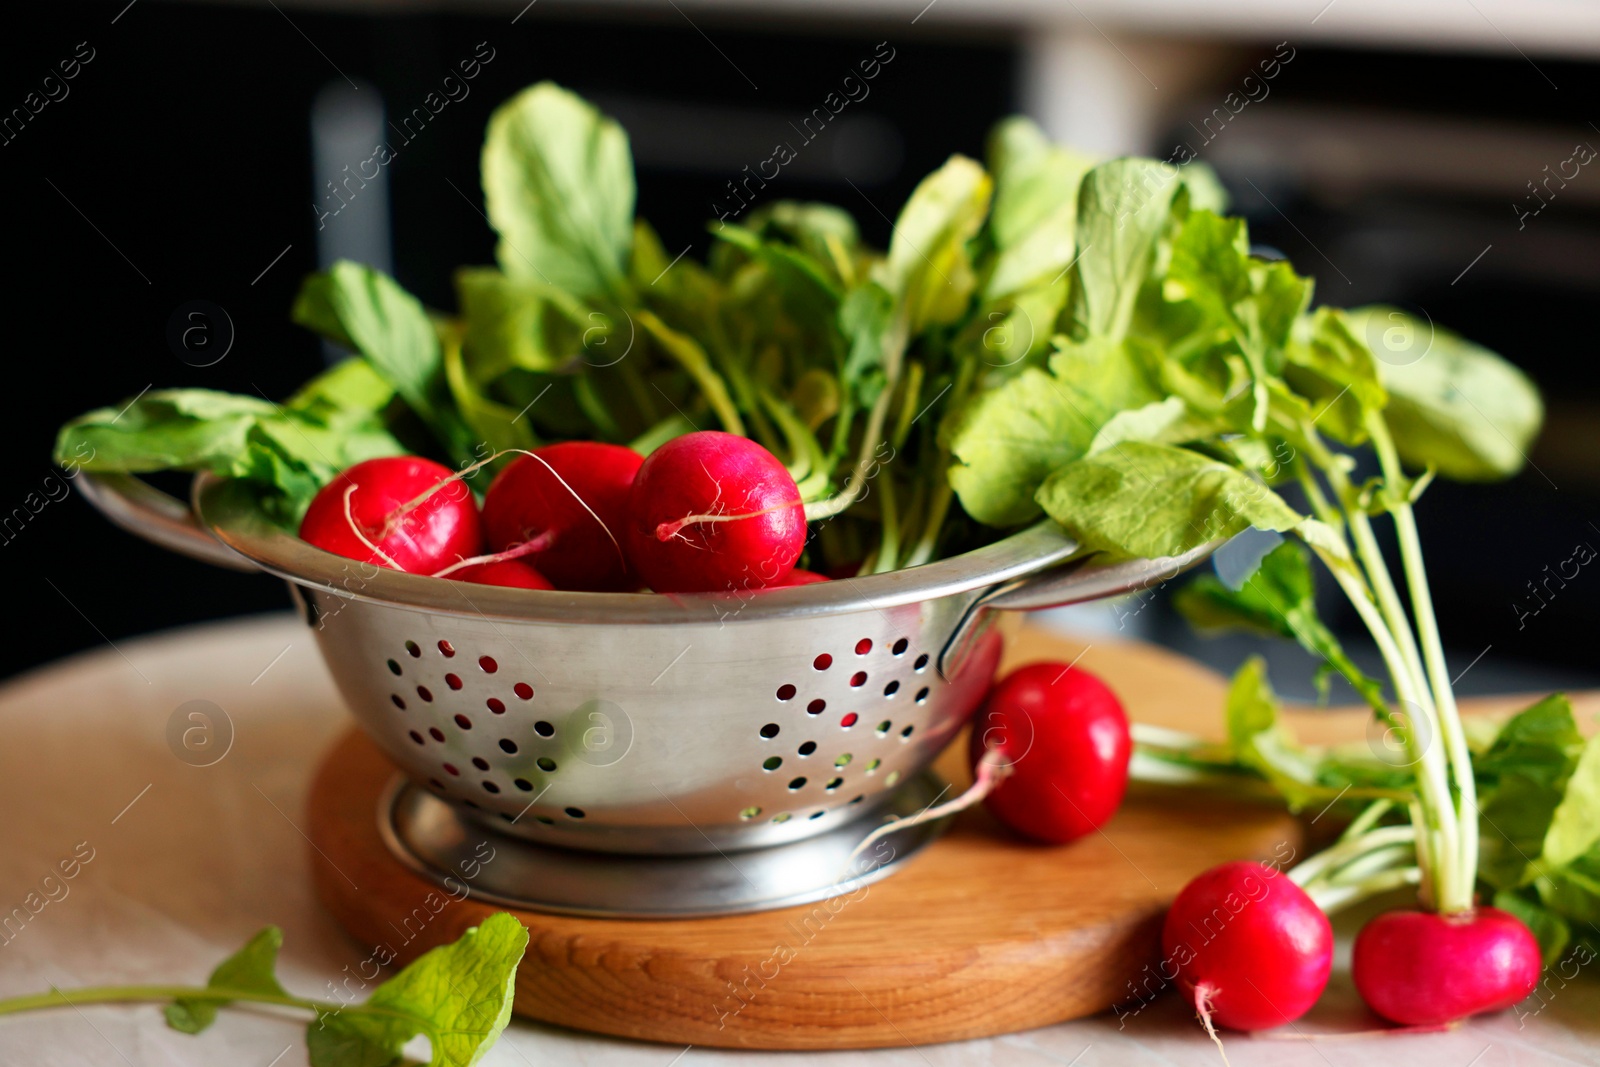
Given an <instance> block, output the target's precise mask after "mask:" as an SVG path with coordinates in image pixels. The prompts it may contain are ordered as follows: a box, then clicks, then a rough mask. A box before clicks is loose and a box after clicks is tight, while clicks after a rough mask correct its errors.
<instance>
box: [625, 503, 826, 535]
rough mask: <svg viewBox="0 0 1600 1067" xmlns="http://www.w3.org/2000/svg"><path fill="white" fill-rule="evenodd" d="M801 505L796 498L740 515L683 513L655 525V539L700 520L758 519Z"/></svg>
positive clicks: (676, 532)
mask: <svg viewBox="0 0 1600 1067" xmlns="http://www.w3.org/2000/svg"><path fill="white" fill-rule="evenodd" d="M800 506H802V505H801V503H800V501H798V500H790V501H787V502H785V503H782V504H774V505H772V506H771V507H770V508H762V509H761V510H760V511H747V512H745V513H744V514H742V515H685V516H684V517H683V518H681V519H678V520H676V521H674V522H663V523H659V524H657V526H656V540H657V541H670V540H672V539H673V538H674V537H677V536H678V532H679V531H680V530H682V529H683V528H684V527H685V526H696V525H698V524H700V523H702V522H738V521H739V520H740V519H759V518H760V517H761V516H763V515H771V514H772V513H773V512H774V511H787V510H788V509H789V508H793V507H800Z"/></svg>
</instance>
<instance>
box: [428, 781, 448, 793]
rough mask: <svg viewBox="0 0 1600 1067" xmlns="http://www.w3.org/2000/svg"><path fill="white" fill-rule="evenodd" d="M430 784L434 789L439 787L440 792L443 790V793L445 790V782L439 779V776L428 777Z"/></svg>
mask: <svg viewBox="0 0 1600 1067" xmlns="http://www.w3.org/2000/svg"><path fill="white" fill-rule="evenodd" d="M428 784H429V785H430V786H432V787H433V788H434V789H437V790H438V791H439V792H441V793H443V792H444V783H443V782H441V781H439V779H437V778H429V779H428Z"/></svg>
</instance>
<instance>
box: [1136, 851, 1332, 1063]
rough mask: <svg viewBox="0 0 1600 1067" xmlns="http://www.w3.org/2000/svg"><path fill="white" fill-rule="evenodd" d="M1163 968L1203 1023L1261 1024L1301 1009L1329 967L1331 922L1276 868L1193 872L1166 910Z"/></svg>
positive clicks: (1313, 998)
mask: <svg viewBox="0 0 1600 1067" xmlns="http://www.w3.org/2000/svg"><path fill="white" fill-rule="evenodd" d="M1161 948H1162V952H1163V964H1162V969H1163V973H1165V972H1166V971H1167V970H1168V969H1169V968H1170V969H1172V970H1174V971H1175V972H1176V974H1177V979H1176V980H1177V984H1178V988H1179V989H1180V990H1182V992H1183V995H1184V998H1185V999H1186V1000H1188V1001H1189V1003H1190V1004H1192V1005H1193V1006H1194V1009H1195V1011H1196V1012H1197V1013H1198V1014H1199V1016H1200V1020H1201V1022H1203V1023H1204V1024H1205V1027H1206V1030H1207V1031H1208V1032H1210V1033H1211V1035H1212V1037H1213V1038H1215V1037H1216V1032H1215V1030H1214V1029H1213V1024H1220V1025H1222V1026H1226V1027H1230V1028H1232V1029H1234V1030H1265V1029H1267V1028H1269V1027H1273V1026H1281V1025H1282V1024H1284V1023H1286V1022H1291V1021H1293V1020H1295V1019H1298V1018H1299V1017H1300V1016H1302V1015H1304V1014H1305V1013H1306V1012H1307V1011H1308V1010H1309V1009H1310V1008H1311V1005H1313V1004H1315V1003H1316V1002H1317V998H1318V997H1319V996H1321V995H1322V990H1323V988H1324V987H1325V986H1326V985H1327V984H1328V973H1329V971H1331V970H1332V969H1333V927H1332V926H1331V925H1330V924H1329V923H1328V917H1327V916H1326V915H1324V914H1323V912H1322V909H1321V908H1319V907H1317V905H1316V902H1315V901H1313V900H1312V899H1311V898H1310V897H1309V896H1308V895H1306V891H1305V890H1303V889H1301V888H1300V887H1299V886H1297V885H1295V884H1294V882H1292V881H1290V880H1289V878H1288V877H1287V876H1285V875H1284V874H1283V873H1282V872H1280V871H1278V870H1276V869H1275V868H1272V867H1268V866H1266V865H1265V864H1261V863H1251V862H1248V861H1241V862H1237V863H1224V864H1222V865H1221V866H1218V867H1213V868H1211V869H1210V870H1209V871H1205V872H1204V873H1202V874H1200V875H1197V876H1196V877H1195V878H1194V879H1193V880H1191V881H1190V882H1189V884H1188V885H1186V886H1184V887H1183V891H1182V892H1180V893H1179V894H1178V898H1177V899H1176V900H1174V901H1173V902H1172V908H1171V910H1169V911H1168V912H1167V919H1166V923H1165V924H1164V925H1163V927H1162V930H1161Z"/></svg>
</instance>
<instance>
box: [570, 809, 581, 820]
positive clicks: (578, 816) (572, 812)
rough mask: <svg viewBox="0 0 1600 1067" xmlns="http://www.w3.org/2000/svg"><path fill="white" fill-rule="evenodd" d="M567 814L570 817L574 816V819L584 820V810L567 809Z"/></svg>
mask: <svg viewBox="0 0 1600 1067" xmlns="http://www.w3.org/2000/svg"><path fill="white" fill-rule="evenodd" d="M566 812H567V814H568V815H570V816H572V817H573V818H574V819H581V818H583V809H582V808H567V809H566Z"/></svg>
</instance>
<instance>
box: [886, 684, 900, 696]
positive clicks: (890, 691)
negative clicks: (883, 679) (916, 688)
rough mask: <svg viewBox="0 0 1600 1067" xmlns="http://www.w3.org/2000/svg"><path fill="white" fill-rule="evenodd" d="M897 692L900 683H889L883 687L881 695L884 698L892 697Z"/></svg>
mask: <svg viewBox="0 0 1600 1067" xmlns="http://www.w3.org/2000/svg"><path fill="white" fill-rule="evenodd" d="M898 692H900V683H899V682H897V681H896V682H890V683H889V684H888V685H886V686H884V687H883V695H884V696H886V697H892V696H894V695H895V694H896V693H898Z"/></svg>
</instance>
